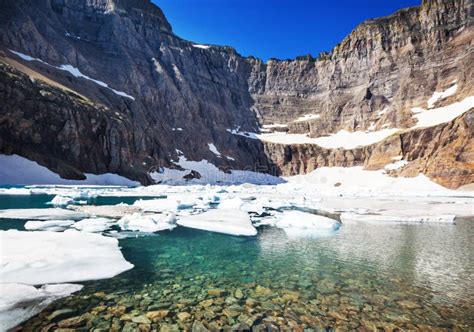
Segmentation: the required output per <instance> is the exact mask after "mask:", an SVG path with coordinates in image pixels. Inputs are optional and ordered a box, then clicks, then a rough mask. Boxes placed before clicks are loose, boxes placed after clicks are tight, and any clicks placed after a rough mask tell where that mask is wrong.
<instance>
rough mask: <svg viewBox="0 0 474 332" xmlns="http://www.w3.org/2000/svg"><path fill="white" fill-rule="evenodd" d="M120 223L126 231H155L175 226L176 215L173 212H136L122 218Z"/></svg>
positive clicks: (170, 228)
mask: <svg viewBox="0 0 474 332" xmlns="http://www.w3.org/2000/svg"><path fill="white" fill-rule="evenodd" d="M118 225H119V226H120V228H121V229H122V230H124V231H139V232H144V233H154V232H159V231H164V230H172V229H173V228H175V227H176V217H175V215H174V214H173V213H167V214H145V215H144V214H141V213H134V214H130V215H126V216H124V217H123V218H121V219H120V220H119V221H118Z"/></svg>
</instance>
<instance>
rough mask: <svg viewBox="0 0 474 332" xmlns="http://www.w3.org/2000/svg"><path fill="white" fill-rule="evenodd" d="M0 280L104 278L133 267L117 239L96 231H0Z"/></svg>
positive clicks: (43, 281)
mask: <svg viewBox="0 0 474 332" xmlns="http://www.w3.org/2000/svg"><path fill="white" fill-rule="evenodd" d="M0 243H2V250H1V251H0V258H1V259H0V267H1V268H0V280H1V281H2V282H3V283H6V282H11V283H22V284H28V285H43V284H51V283H64V282H77V281H85V280H96V279H105V278H111V277H113V276H116V275H117V274H119V273H122V272H124V271H126V270H129V269H131V268H132V267H133V265H132V264H130V263H129V262H127V261H126V260H125V259H124V258H123V256H122V253H121V252H120V249H119V247H118V240H117V239H114V238H110V237H105V236H102V235H99V234H94V233H84V232H78V231H74V230H66V231H65V232H63V233H56V232H23V231H17V230H9V231H0Z"/></svg>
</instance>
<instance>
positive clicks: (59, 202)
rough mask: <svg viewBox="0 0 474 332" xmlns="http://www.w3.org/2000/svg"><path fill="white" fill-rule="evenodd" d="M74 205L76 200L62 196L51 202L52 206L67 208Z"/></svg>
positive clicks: (55, 197)
mask: <svg viewBox="0 0 474 332" xmlns="http://www.w3.org/2000/svg"><path fill="white" fill-rule="evenodd" d="M72 203H74V199H72V198H71V197H67V196H61V195H56V196H54V198H53V199H52V200H51V202H50V204H51V205H54V206H66V205H69V204H72Z"/></svg>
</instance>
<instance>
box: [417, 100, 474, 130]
mask: <svg viewBox="0 0 474 332" xmlns="http://www.w3.org/2000/svg"><path fill="white" fill-rule="evenodd" d="M473 107H474V96H470V97H466V98H464V99H463V100H462V101H459V102H457V103H453V104H450V105H447V106H443V107H438V108H433V109H428V110H425V109H423V108H420V107H414V108H412V112H413V117H414V118H416V119H417V120H418V122H417V123H416V125H415V126H414V127H411V128H410V129H415V128H424V127H431V126H436V125H439V124H441V123H446V122H449V121H452V120H454V119H455V118H457V117H458V116H460V115H462V114H464V113H465V112H467V111H469V110H470V109H472V108H473Z"/></svg>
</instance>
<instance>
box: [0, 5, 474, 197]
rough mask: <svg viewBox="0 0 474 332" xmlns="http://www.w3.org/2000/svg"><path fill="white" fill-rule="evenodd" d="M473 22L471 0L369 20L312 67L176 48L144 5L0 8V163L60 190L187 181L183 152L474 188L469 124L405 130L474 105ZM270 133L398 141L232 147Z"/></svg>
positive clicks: (164, 24)
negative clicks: (430, 115)
mask: <svg viewBox="0 0 474 332" xmlns="http://www.w3.org/2000/svg"><path fill="white" fill-rule="evenodd" d="M472 13H473V5H472V1H469V0H446V1H442V0H430V1H423V3H422V5H421V6H420V7H416V8H409V9H404V10H401V11H399V12H397V13H395V14H393V15H391V16H389V17H385V18H380V19H374V20H369V21H367V22H364V23H362V24H361V25H360V26H358V27H357V28H356V29H355V30H354V31H353V32H352V33H351V34H350V35H348V36H347V37H346V38H345V39H344V40H343V41H342V42H341V43H340V44H339V45H337V46H336V47H335V48H334V49H333V50H332V51H331V52H328V53H324V54H321V55H319V56H318V57H317V58H313V57H311V56H304V57H299V58H297V59H294V60H286V61H280V60H270V61H268V62H267V63H264V62H262V61H261V60H259V59H255V58H253V57H250V58H244V57H242V56H240V55H239V54H238V53H237V52H236V51H235V50H234V49H232V48H231V47H223V46H213V45H196V44H194V43H192V42H189V41H186V40H183V39H181V38H179V37H178V36H176V35H175V34H174V33H173V31H172V28H171V26H170V24H169V23H168V21H167V20H166V18H165V16H164V15H163V13H162V11H161V10H160V9H159V8H158V7H156V6H155V5H154V4H152V3H151V2H149V1H146V0H37V1H32V0H17V1H9V0H0V49H1V50H2V54H0V63H1V65H0V100H1V108H0V153H17V154H20V155H23V156H25V157H27V158H30V159H33V160H36V161H38V162H39V163H40V164H42V165H45V166H48V167H49V168H51V169H53V170H55V171H56V172H58V173H60V174H61V175H62V176H63V177H72V178H81V176H82V173H83V172H89V173H104V172H114V173H118V174H121V175H124V176H127V177H129V178H132V179H135V180H139V181H141V182H142V183H145V184H148V183H152V182H153V181H152V179H151V178H150V176H149V172H150V171H153V170H156V169H158V168H159V167H162V166H165V167H170V168H180V166H179V165H178V164H177V163H176V160H177V159H178V154H182V155H184V156H186V158H187V159H188V160H196V161H199V160H201V159H205V160H208V161H210V162H211V163H213V164H215V165H216V166H218V167H219V168H221V169H223V170H226V171H227V170H228V169H259V170H264V171H268V172H276V173H279V174H285V175H290V174H296V173H300V172H307V171H311V170H312V169H314V168H315V167H320V166H330V165H337V166H351V165H364V166H366V167H368V168H371V169H378V168H382V167H383V166H384V165H385V164H387V163H390V162H391V160H392V159H391V158H392V157H394V156H395V157H400V156H401V157H402V158H404V160H406V161H409V162H410V163H409V164H408V165H407V166H405V167H403V168H402V169H401V170H398V171H396V172H394V173H397V174H398V175H405V176H413V175H415V174H417V173H418V172H423V173H425V174H427V175H428V176H430V177H431V178H433V179H434V180H436V181H438V182H440V183H442V184H443V185H446V186H449V187H453V188H454V187H457V186H459V185H463V184H467V183H471V182H473V177H474V175H473V174H474V169H473V160H474V157H473V154H472V149H470V148H469V146H473V145H474V144H473V143H474V142H473V138H472V136H473V135H472V131H473V130H472V128H473V127H472V120H470V119H471V118H472V112H471V113H469V112H468V113H465V114H464V115H462V116H460V117H458V118H457V119H455V120H450V121H447V122H446V123H443V124H439V125H437V126H430V127H429V128H420V129H416V130H410V129H408V128H410V127H411V126H413V125H415V124H416V120H414V118H413V112H412V108H413V107H423V108H426V107H427V105H426V103H427V100H429V98H430V97H431V96H432V95H433V92H435V91H444V90H446V89H448V88H450V87H452V86H453V84H456V93H455V94H452V95H449V96H447V97H445V98H439V100H438V101H435V103H434V104H433V105H430V106H432V107H439V106H443V105H448V104H452V103H454V102H457V101H461V100H462V99H463V98H465V97H467V96H471V95H473V94H474V91H473V90H474V88H473V66H472V63H473V60H474V55H473V52H472V40H473V39H472V36H473V26H472ZM299 118H300V119H299ZM297 119H298V120H297ZM295 120H297V121H295ZM274 124H279V125H280V128H281V130H285V131H288V133H290V134H293V133H295V134H307V135H308V136H309V137H320V136H324V135H330V134H333V133H335V132H337V131H339V130H341V129H344V130H347V131H350V132H353V131H374V130H379V129H383V128H400V129H401V131H400V132H399V133H397V134H396V135H392V136H390V137H388V138H386V139H385V140H382V141H380V142H377V143H375V144H372V145H367V146H363V147H358V148H354V149H325V148H322V147H320V146H318V145H315V144H311V145H309V144H299V145H297V144H289V145H288V144H286V145H283V144H275V143H269V142H265V141H260V140H258V139H250V138H248V137H244V136H242V135H236V134H235V133H240V132H250V133H258V132H259V130H260V127H262V126H270V127H271V126H272V125H274ZM210 143H212V144H214V145H215V146H216V148H217V150H218V151H219V154H216V153H215V151H214V152H213V151H212V150H211V149H210V148H209V144H210ZM193 174H194V173H193Z"/></svg>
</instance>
